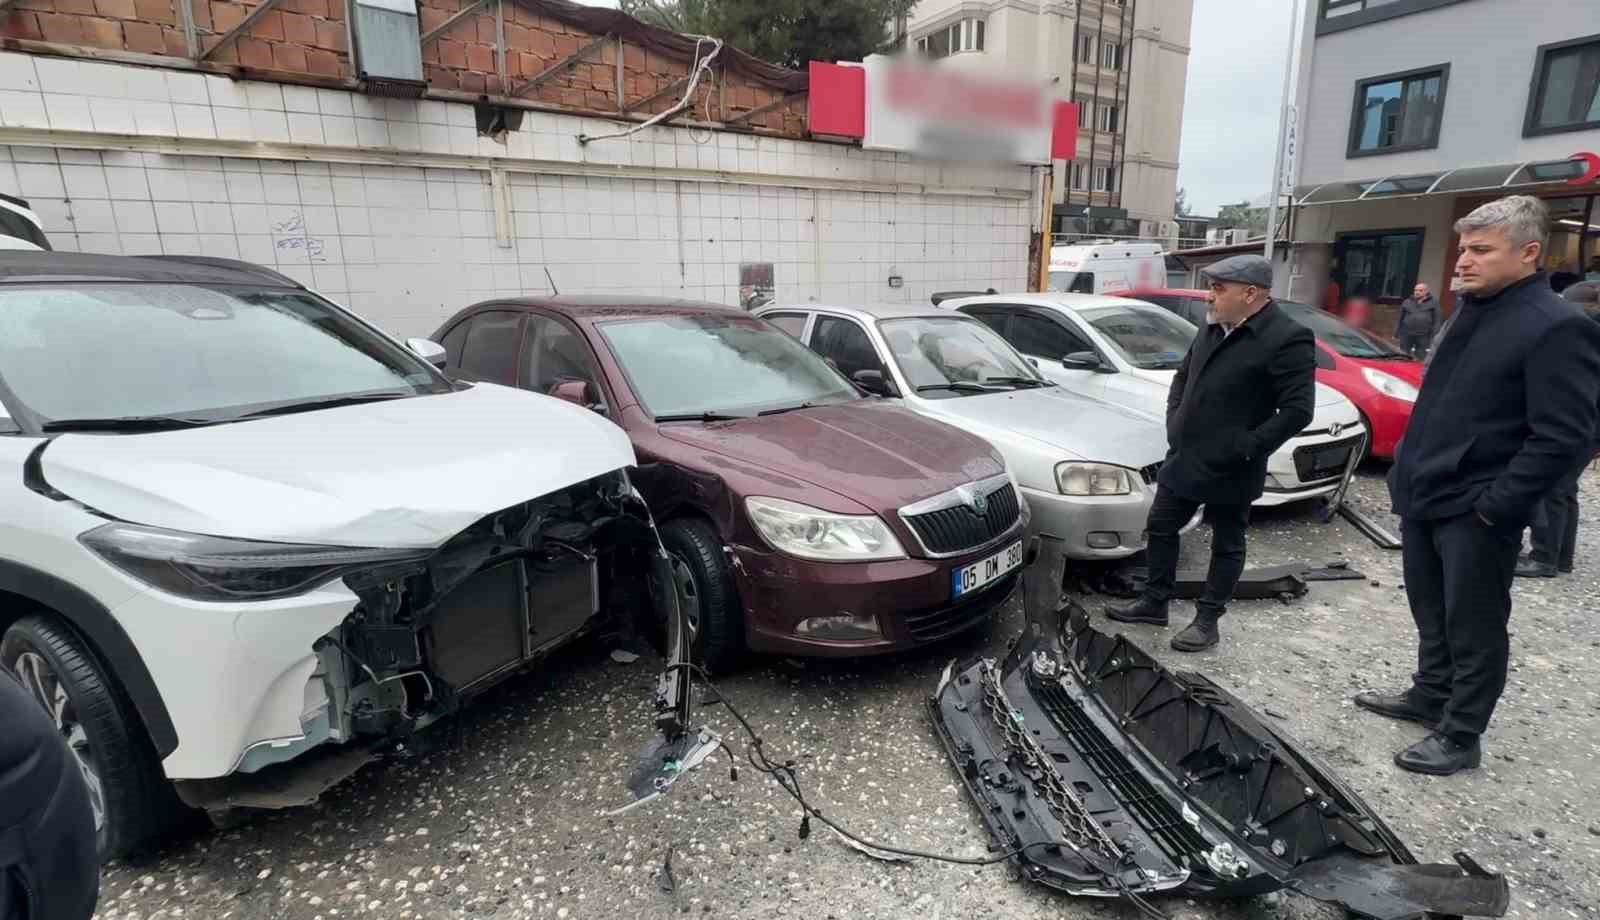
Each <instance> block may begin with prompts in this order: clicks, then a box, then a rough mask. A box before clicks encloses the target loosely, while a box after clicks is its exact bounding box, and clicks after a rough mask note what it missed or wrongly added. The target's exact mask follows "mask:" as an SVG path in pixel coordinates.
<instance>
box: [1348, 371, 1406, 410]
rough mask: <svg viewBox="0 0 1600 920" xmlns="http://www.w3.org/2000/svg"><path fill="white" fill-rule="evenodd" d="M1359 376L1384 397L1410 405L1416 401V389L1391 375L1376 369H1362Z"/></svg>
mask: <svg viewBox="0 0 1600 920" xmlns="http://www.w3.org/2000/svg"><path fill="white" fill-rule="evenodd" d="M1361 376H1363V377H1365V378H1367V383H1370V384H1372V388H1373V389H1374V390H1377V391H1378V392H1379V393H1382V394H1383V395H1385V396H1391V397H1393V398H1395V399H1401V400H1404V401H1406V402H1412V403H1414V402H1416V401H1417V388H1416V387H1414V386H1412V385H1411V384H1409V383H1406V382H1405V381H1404V380H1401V379H1400V378H1399V377H1396V376H1395V375H1393V374H1385V373H1384V372H1383V371H1380V370H1377V369H1376V368H1371V367H1363V368H1362V369H1361Z"/></svg>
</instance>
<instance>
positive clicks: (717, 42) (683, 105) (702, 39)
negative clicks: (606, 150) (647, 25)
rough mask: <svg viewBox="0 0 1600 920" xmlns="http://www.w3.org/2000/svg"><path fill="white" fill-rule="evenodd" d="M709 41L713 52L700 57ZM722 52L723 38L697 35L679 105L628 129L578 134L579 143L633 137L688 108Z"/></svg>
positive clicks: (580, 144)
mask: <svg viewBox="0 0 1600 920" xmlns="http://www.w3.org/2000/svg"><path fill="white" fill-rule="evenodd" d="M707 42H710V43H711V46H712V47H711V53H710V54H707V55H706V56H705V57H704V58H702V57H700V49H701V47H702V46H703V45H705V44H706V43H707ZM721 53H722V39H720V38H713V37H712V36H709V35H696V36H694V61H693V63H692V64H691V65H690V67H689V86H688V88H687V89H685V90H684V91H683V98H682V99H680V100H678V104H677V105H675V106H673V107H672V108H670V109H667V110H666V111H665V112H662V113H661V114H659V115H655V116H652V117H651V118H649V119H647V120H646V121H643V122H640V123H639V124H636V125H634V126H633V127H631V128H627V129H626V130H622V131H614V132H612V133H610V134H596V135H594V136H593V137H590V136H589V135H587V134H579V135H578V144H579V146H585V145H587V144H589V143H590V142H591V141H604V140H611V139H613V138H619V137H632V136H633V135H635V134H637V133H639V132H640V131H643V130H644V129H645V128H651V127H654V126H656V125H658V124H660V123H662V122H663V121H666V120H667V119H669V118H671V117H673V116H675V115H677V114H678V113H679V112H682V111H683V110H684V109H687V108H688V107H689V106H690V105H692V104H693V100H694V94H695V90H697V89H699V88H700V78H701V77H704V76H705V75H706V73H707V72H709V71H710V70H711V62H712V61H715V60H716V59H717V55H719V54H721ZM707 107H708V108H709V107H710V102H709V100H708V101H707Z"/></svg>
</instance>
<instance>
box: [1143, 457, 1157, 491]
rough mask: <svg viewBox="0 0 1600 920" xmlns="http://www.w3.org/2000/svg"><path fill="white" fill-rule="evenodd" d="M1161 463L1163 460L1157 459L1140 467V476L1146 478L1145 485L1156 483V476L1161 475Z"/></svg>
mask: <svg viewBox="0 0 1600 920" xmlns="http://www.w3.org/2000/svg"><path fill="white" fill-rule="evenodd" d="M1161 463H1162V461H1160V460H1157V461H1156V462H1155V463H1152V464H1150V465H1149V466H1141V467H1139V478H1140V479H1143V480H1144V484H1145V485H1147V486H1153V485H1155V484H1156V477H1157V476H1160V475H1161Z"/></svg>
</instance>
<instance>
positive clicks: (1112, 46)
mask: <svg viewBox="0 0 1600 920" xmlns="http://www.w3.org/2000/svg"><path fill="white" fill-rule="evenodd" d="M1100 66H1101V67H1104V68H1105V69H1107V70H1121V69H1122V43H1121V42H1106V43H1105V44H1104V45H1103V46H1101V48H1100Z"/></svg>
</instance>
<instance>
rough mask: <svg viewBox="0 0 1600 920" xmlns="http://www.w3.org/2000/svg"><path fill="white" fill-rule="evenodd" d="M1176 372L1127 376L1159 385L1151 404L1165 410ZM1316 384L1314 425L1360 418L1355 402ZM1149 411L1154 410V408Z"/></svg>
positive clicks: (1139, 371) (1136, 371) (1133, 372)
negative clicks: (1155, 400) (1346, 407)
mask: <svg viewBox="0 0 1600 920" xmlns="http://www.w3.org/2000/svg"><path fill="white" fill-rule="evenodd" d="M1177 374H1178V372H1177V371H1152V370H1142V369H1139V368H1135V369H1133V370H1130V371H1128V376H1130V377H1133V378H1135V379H1137V380H1143V381H1148V382H1149V383H1152V384H1156V385H1157V386H1158V387H1159V389H1155V390H1152V391H1151V393H1152V395H1153V396H1154V397H1155V398H1156V399H1158V400H1159V403H1152V406H1157V405H1158V406H1159V408H1160V411H1161V412H1166V411H1167V391H1168V390H1169V389H1170V388H1171V387H1172V378H1173V377H1176V376H1177ZM1316 386H1317V402H1316V416H1315V421H1313V422H1312V424H1313V425H1314V426H1315V427H1319V428H1321V427H1325V426H1326V423H1327V422H1329V421H1340V422H1348V421H1353V420H1355V419H1358V418H1360V416H1359V415H1357V413H1356V407H1355V404H1354V403H1352V402H1350V400H1348V399H1346V398H1345V397H1344V394H1343V393H1340V392H1339V391H1338V390H1335V389H1334V388H1333V387H1330V386H1328V385H1327V384H1322V383H1319V384H1317V385H1316ZM1345 406H1349V410H1348V411H1345V409H1344V407H1345ZM1150 411H1155V409H1151V410H1150Z"/></svg>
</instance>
